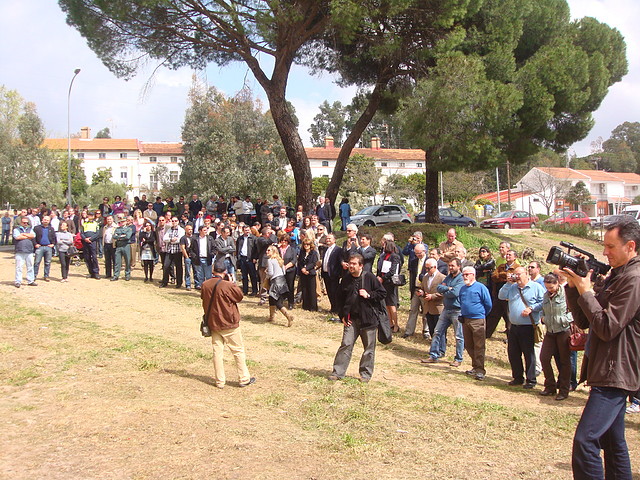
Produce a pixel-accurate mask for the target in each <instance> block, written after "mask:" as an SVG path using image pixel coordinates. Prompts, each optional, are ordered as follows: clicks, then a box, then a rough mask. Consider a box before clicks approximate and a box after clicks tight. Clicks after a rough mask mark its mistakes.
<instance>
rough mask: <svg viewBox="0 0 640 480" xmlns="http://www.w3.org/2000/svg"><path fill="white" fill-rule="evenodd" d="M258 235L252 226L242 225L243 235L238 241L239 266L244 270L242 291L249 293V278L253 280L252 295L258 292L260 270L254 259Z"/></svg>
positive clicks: (245, 293)
mask: <svg viewBox="0 0 640 480" xmlns="http://www.w3.org/2000/svg"><path fill="white" fill-rule="evenodd" d="M256 240H257V239H256V237H255V235H253V234H252V233H251V227H250V226H249V225H245V226H244V227H242V235H240V236H239V237H238V240H237V241H236V256H237V258H238V268H240V271H241V272H242V293H243V294H244V295H248V293H249V280H251V295H257V294H258V272H257V271H256V264H255V262H254V260H253V254H254V253H255V251H256V248H257V246H256Z"/></svg>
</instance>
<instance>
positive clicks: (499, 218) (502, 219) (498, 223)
mask: <svg viewBox="0 0 640 480" xmlns="http://www.w3.org/2000/svg"><path fill="white" fill-rule="evenodd" d="M537 223H538V217H537V215H533V216H529V212H525V211H524V210H507V211H506V212H502V213H499V214H498V215H496V216H495V217H493V218H489V219H487V220H483V221H482V222H481V223H480V226H481V227H482V228H504V229H505V230H508V229H509V228H534V227H535V226H536V225H537Z"/></svg>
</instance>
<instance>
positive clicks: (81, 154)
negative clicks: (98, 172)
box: [76, 152, 84, 158]
mask: <svg viewBox="0 0 640 480" xmlns="http://www.w3.org/2000/svg"><path fill="white" fill-rule="evenodd" d="M76 155H77V157H78V158H84V153H82V152H79V153H77V154H76Z"/></svg>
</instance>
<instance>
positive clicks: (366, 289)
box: [329, 254, 387, 382]
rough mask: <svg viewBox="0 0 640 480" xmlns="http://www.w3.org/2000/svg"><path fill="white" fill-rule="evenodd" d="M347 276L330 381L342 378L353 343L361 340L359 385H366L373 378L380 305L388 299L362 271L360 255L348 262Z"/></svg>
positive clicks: (374, 278)
mask: <svg viewBox="0 0 640 480" xmlns="http://www.w3.org/2000/svg"><path fill="white" fill-rule="evenodd" d="M348 265H349V274H350V275H346V276H345V277H344V279H343V280H342V284H341V286H340V296H339V298H340V317H341V319H342V323H343V324H344V330H343V332H342V342H341V344H340V348H338V352H337V353H336V357H335V359H334V361H333V372H332V374H331V375H330V376H329V380H332V381H336V380H340V379H341V378H343V377H344V376H345V374H346V372H347V368H348V367H349V363H350V362H351V353H352V352H353V345H354V344H355V342H356V339H357V338H358V337H360V339H361V340H362V346H363V347H364V352H363V353H362V357H361V358H360V367H359V371H360V381H361V382H368V381H369V380H371V376H372V375H373V362H374V358H375V351H376V334H377V331H378V318H379V313H378V312H379V311H381V309H382V308H384V307H382V305H381V302H382V301H383V300H384V298H385V297H386V295H387V292H386V290H385V289H384V287H383V286H382V284H381V283H380V282H379V281H378V279H377V278H376V276H375V275H374V274H373V273H370V272H364V271H363V270H362V265H363V262H362V255H360V254H355V255H352V256H351V257H350V258H349V263H348Z"/></svg>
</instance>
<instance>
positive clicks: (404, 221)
mask: <svg viewBox="0 0 640 480" xmlns="http://www.w3.org/2000/svg"><path fill="white" fill-rule="evenodd" d="M402 223H411V222H410V221H409V220H402Z"/></svg>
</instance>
